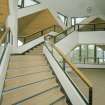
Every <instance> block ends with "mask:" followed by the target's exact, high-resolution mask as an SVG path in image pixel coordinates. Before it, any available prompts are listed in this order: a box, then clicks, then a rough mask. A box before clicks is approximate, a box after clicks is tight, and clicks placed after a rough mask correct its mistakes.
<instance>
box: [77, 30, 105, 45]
mask: <svg viewBox="0 0 105 105" xmlns="http://www.w3.org/2000/svg"><path fill="white" fill-rule="evenodd" d="M78 35H79V40H78V41H79V43H80V44H89V43H90V44H105V31H92V32H79V33H78Z"/></svg>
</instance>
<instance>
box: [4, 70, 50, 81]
mask: <svg viewBox="0 0 105 105" xmlns="http://www.w3.org/2000/svg"><path fill="white" fill-rule="evenodd" d="M41 72H51V71H50V69H49V70H43V71H39V72H32V73H27V74H23V75H18V76H14V77H10V78H6V80H10V79H14V78H18V77H22V76H28V75H33V74H38V73H41Z"/></svg>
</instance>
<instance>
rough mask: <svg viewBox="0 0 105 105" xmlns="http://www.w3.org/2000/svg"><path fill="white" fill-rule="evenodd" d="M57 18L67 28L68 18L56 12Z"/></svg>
mask: <svg viewBox="0 0 105 105" xmlns="http://www.w3.org/2000/svg"><path fill="white" fill-rule="evenodd" d="M58 16H59V18H60V20H61V21H62V22H63V23H64V24H65V25H66V26H67V23H68V17H67V16H65V15H63V14H62V13H60V12H58Z"/></svg>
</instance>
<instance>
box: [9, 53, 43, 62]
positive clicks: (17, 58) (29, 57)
mask: <svg viewBox="0 0 105 105" xmlns="http://www.w3.org/2000/svg"><path fill="white" fill-rule="evenodd" d="M38 59H44V56H43V55H33V56H32V55H18V56H12V57H11V59H10V61H11V62H14V61H30V60H38Z"/></svg>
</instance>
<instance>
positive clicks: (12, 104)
mask: <svg viewBox="0 0 105 105" xmlns="http://www.w3.org/2000/svg"><path fill="white" fill-rule="evenodd" d="M58 87H59V85H58V84H57V85H56V86H53V87H51V88H49V89H47V90H45V91H43V92H40V93H37V94H35V95H32V96H30V97H27V98H25V99H23V100H20V101H18V102H16V103H14V104H12V105H16V104H20V103H22V102H24V101H26V100H29V99H31V98H33V97H36V96H38V95H41V94H43V93H45V92H48V91H50V90H53V89H55V88H58Z"/></svg>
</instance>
